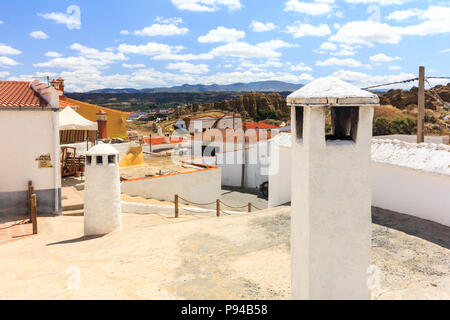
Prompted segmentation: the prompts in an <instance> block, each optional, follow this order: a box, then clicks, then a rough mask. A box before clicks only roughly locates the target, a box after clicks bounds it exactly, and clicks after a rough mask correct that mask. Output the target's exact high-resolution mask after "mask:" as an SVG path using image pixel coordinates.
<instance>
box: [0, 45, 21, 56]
mask: <svg viewBox="0 0 450 320" xmlns="http://www.w3.org/2000/svg"><path fill="white" fill-rule="evenodd" d="M21 53H22V51H20V50H17V49H14V48H12V47H10V46H7V45H6V44H2V43H0V55H5V56H12V55H18V54H21Z"/></svg>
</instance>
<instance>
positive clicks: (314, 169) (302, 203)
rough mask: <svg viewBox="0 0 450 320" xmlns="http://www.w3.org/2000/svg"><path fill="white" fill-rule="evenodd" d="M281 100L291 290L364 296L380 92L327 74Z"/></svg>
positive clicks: (303, 294) (316, 295)
mask: <svg viewBox="0 0 450 320" xmlns="http://www.w3.org/2000/svg"><path fill="white" fill-rule="evenodd" d="M287 104H288V105H289V106H291V119H292V128H293V129H294V130H293V133H292V213H291V255H292V260H291V261H292V285H291V288H292V297H293V298H294V299H326V300H329V299H369V298H370V292H369V288H368V286H367V269H368V267H369V266H370V261H371V240H372V237H371V236H372V231H371V228H372V220H371V200H370V196H371V191H370V145H371V137H372V121H373V113H374V110H373V107H374V106H378V105H379V98H378V96H377V95H375V94H372V93H370V92H368V91H363V90H361V89H359V88H357V87H355V86H353V85H351V84H348V83H346V82H344V81H342V80H339V79H336V78H333V77H328V78H320V79H317V80H315V81H313V82H311V83H309V84H307V85H306V86H304V87H303V88H301V89H299V90H297V91H295V92H294V93H292V94H291V95H289V96H288V98H287ZM328 108H330V111H331V125H332V129H331V134H330V135H326V133H325V119H326V115H327V110H328Z"/></svg>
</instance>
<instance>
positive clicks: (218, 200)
mask: <svg viewBox="0 0 450 320" xmlns="http://www.w3.org/2000/svg"><path fill="white" fill-rule="evenodd" d="M216 211H217V216H218V217H220V199H217V200H216Z"/></svg>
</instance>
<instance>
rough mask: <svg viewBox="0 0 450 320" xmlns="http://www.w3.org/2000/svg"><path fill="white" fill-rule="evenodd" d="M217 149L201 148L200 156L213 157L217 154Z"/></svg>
mask: <svg viewBox="0 0 450 320" xmlns="http://www.w3.org/2000/svg"><path fill="white" fill-rule="evenodd" d="M219 151H220V150H219V148H214V147H210V146H202V155H203V156H204V157H215V156H216V154H217V153H219Z"/></svg>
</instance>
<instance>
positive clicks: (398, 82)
mask: <svg viewBox="0 0 450 320" xmlns="http://www.w3.org/2000/svg"><path fill="white" fill-rule="evenodd" d="M417 80H419V78H414V79H408V80H403V81H396V82H390V83H383V84H377V85H375V86H371V87H366V88H361V89H362V90H367V89H373V88H379V87H385V86H390V85H393V84H401V83H408V82H413V81H417Z"/></svg>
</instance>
